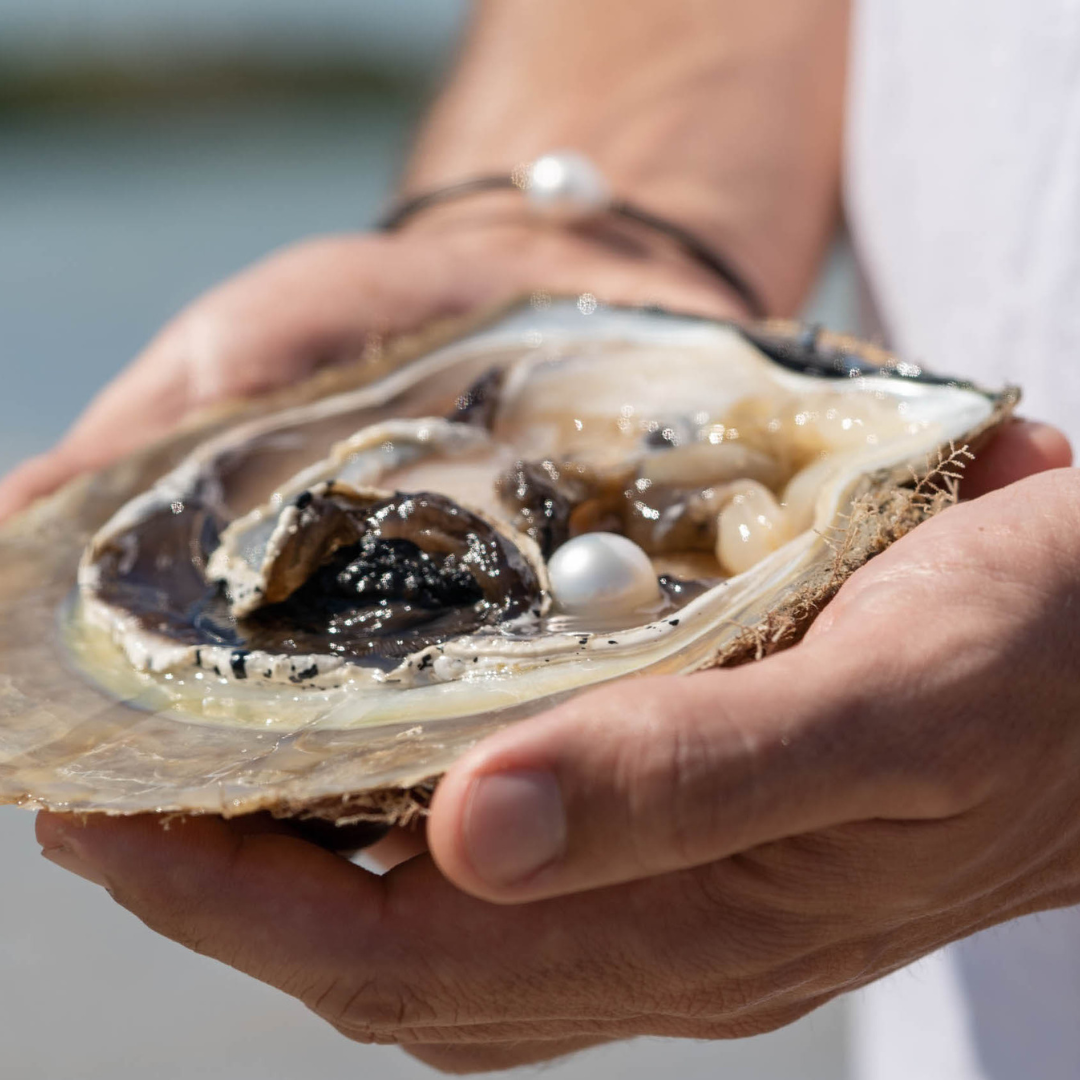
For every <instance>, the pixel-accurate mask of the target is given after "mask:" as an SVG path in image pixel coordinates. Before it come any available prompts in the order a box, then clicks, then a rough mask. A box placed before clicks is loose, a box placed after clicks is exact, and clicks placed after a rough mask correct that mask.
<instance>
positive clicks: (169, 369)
mask: <svg viewBox="0 0 1080 1080" xmlns="http://www.w3.org/2000/svg"><path fill="white" fill-rule="evenodd" d="M536 289H544V290H548V291H551V292H560V293H570V294H573V293H579V292H591V293H595V294H596V295H597V296H598V297H599V298H600V299H607V300H615V301H622V302H628V303H652V302H657V303H662V304H664V305H665V306H667V307H670V308H673V309H675V310H683V311H696V312H700V313H702V314H712V315H720V316H724V315H728V316H730V315H735V314H738V313H739V311H738V307H737V305H736V303H735V302H734V300H732V299H730V298H729V296H728V294H727V293H726V291H725V289H724V287H723V286H722V285H720V284H719V283H718V282H716V281H715V279H713V278H712V277H711V276H709V275H708V274H707V273H706V272H705V271H703V270H701V269H700V268H698V267H696V266H695V265H694V264H693V263H691V262H689V261H688V260H687V259H686V258H685V257H684V256H681V255H679V254H678V253H676V252H667V251H665V250H664V249H663V248H662V247H661V248H659V249H657V250H649V251H643V250H639V249H636V248H633V247H629V246H622V247H618V248H616V247H615V246H612V245H610V244H608V243H605V242H602V241H600V240H597V239H595V238H586V237H583V236H576V235H574V234H572V233H570V232H568V231H565V230H561V229H557V228H551V229H546V228H544V227H542V226H537V225H533V224H530V223H522V222H518V221H516V220H515V219H513V218H510V219H507V218H505V217H501V216H494V215H493V214H492V212H491V208H490V207H487V206H486V205H478V206H477V207H476V208H475V210H471V209H466V210H465V211H464V212H462V211H461V210H456V211H455V212H454V214H453V216H451V217H449V218H447V217H446V216H444V215H443V214H435V215H433V216H432V217H431V218H430V219H425V220H421V221H420V222H418V223H417V225H416V226H414V227H412V228H410V229H409V230H408V231H405V232H402V233H399V234H394V235H383V236H376V235H365V234H354V235H348V236H339V237H329V238H324V239H317V240H311V241H307V242H305V243H302V244H298V245H296V246H294V247H291V248H288V249H286V250H285V251H282V252H280V253H278V254H275V255H273V256H271V257H270V258H268V259H266V260H265V261H264V262H261V263H259V264H258V265H256V266H254V267H253V268H251V269H249V270H247V271H245V272H244V273H242V274H240V275H238V276H237V277H235V278H233V279H231V280H229V281H227V282H225V283H224V284H223V285H221V286H219V287H218V288H216V289H214V290H213V291H212V292H210V293H208V294H207V295H206V296H204V297H203V298H202V299H200V300H198V301H196V302H195V303H194V304H193V305H192V306H191V307H189V308H188V309H187V310H186V311H184V312H183V313H181V314H180V315H179V316H178V317H177V318H176V319H174V320H173V321H172V322H171V323H170V324H169V325H168V326H166V327H165V329H164V330H163V331H162V332H161V334H159V335H158V337H157V338H155V340H154V341H153V342H151V344H150V345H149V346H148V347H147V348H146V350H145V351H144V352H143V353H142V355H141V356H139V357H138V358H137V359H136V360H135V362H134V363H133V364H132V365H131V366H130V367H129V368H128V369H127V370H126V371H124V372H123V373H122V374H121V375H120V376H119V377H118V378H117V379H116V380H114V381H113V382H112V383H111V384H110V385H108V386H107V387H106V388H105V389H104V390H103V391H102V392H101V393H100V394H99V395H98V396H97V398H95V400H94V401H93V402H92V403H91V405H90V406H89V408H88V409H87V410H86V412H85V413H84V414H83V415H82V417H81V418H80V419H79V420H78V422H77V423H76V424H75V426H74V427H73V428H72V429H71V431H70V432H69V433H68V434H67V435H66V436H65V438H64V439H63V440H61V442H60V443H59V444H58V445H57V446H56V447H54V448H53V449H52V450H50V451H48V452H47V453H45V454H42V455H41V456H40V457H36V458H33V459H31V460H30V461H27V462H25V463H24V464H23V465H22V466H21V467H19V468H18V469H16V470H15V471H14V472H13V473H12V474H11V475H9V476H8V477H6V478H5V479H4V480H2V481H0V520H3V519H4V518H5V517H7V516H9V515H10V514H12V513H14V512H15V511H17V510H19V509H21V508H22V507H24V506H26V505H27V504H28V503H30V502H32V501H33V500H34V499H35V498H37V497H39V496H41V495H45V494H48V493H49V492H51V491H53V490H54V489H55V488H57V487H59V486H60V485H61V484H63V483H64V482H66V481H67V480H69V479H71V478H72V477H73V476H76V475H77V474H79V473H82V472H86V471H88V470H92V469H96V468H100V467H102V466H104V465H107V464H109V463H110V462H112V461H115V460H116V459H118V458H119V457H122V456H123V455H124V454H126V453H129V452H131V451H133V450H136V449H138V448H140V447H141V446H144V445H146V444H148V443H150V442H153V441H154V440H155V439H158V438H160V437H161V436H162V435H164V434H166V433H167V432H168V431H169V430H170V429H171V428H173V427H174V426H175V425H177V424H178V423H179V422H180V421H182V420H183V419H184V418H186V417H187V416H189V415H191V414H192V413H194V412H197V411H198V410H200V409H203V408H206V407H207V406H210V405H213V404H216V403H218V402H221V401H227V400H230V399H237V398H245V397H251V396H255V395H258V394H260V393H265V392H268V391H271V390H276V389H278V388H280V387H283V386H288V385H289V384H291V383H295V382H297V381H298V380H301V379H303V378H304V377H305V376H307V375H310V374H311V373H312V372H314V371H315V370H317V369H319V368H321V367H325V366H328V365H332V364H337V363H343V362H347V361H349V360H354V359H357V358H358V357H359V356H360V355H361V354H362V352H363V350H364V348H365V346H366V345H368V344H369V343H370V342H371V341H372V340H373V339H377V338H379V337H382V336H392V335H394V334H398V333H401V332H405V331H409V330H413V329H416V328H419V327H421V326H423V325H424V324H426V323H428V322H430V321H432V320H435V319H439V318H443V317H448V316H455V315H462V314H465V313H468V312H474V311H477V310H482V309H483V308H484V307H485V306H489V305H494V304H497V303H499V302H502V301H507V300H510V299H512V298H514V297H515V296H519V295H523V294H525V293H528V292H530V291H532V290H536Z"/></svg>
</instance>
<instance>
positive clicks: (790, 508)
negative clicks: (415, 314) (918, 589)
mask: <svg viewBox="0 0 1080 1080" xmlns="http://www.w3.org/2000/svg"><path fill="white" fill-rule="evenodd" d="M406 361H408V362H406ZM338 378H339V385H338V386H336V387H328V386H325V385H318V386H313V387H309V388H300V389H298V390H297V391H296V393H295V398H296V400H297V403H296V404H292V405H290V406H285V405H284V404H283V403H282V402H281V401H276V402H272V403H266V404H263V405H261V406H255V407H248V409H247V410H246V415H245V416H244V417H242V418H239V419H237V420H235V421H233V422H231V423H228V422H223V421H222V420H220V419H216V420H212V421H208V422H207V423H206V424H205V425H204V426H203V427H202V428H200V429H195V430H188V431H186V432H184V433H183V434H182V435H180V436H177V437H176V438H174V439H172V440H170V441H169V442H168V443H167V444H165V445H163V446H162V447H159V448H156V449H155V450H153V451H150V452H147V453H146V454H144V455H142V456H141V457H139V458H136V459H132V460H131V461H129V462H126V463H124V464H122V465H121V466H118V467H116V468H114V469H112V470H109V471H107V472H106V473H103V474H101V475H100V476H98V477H96V478H94V479H92V480H89V481H82V482H79V483H77V484H75V485H73V486H72V487H71V488H70V489H68V490H67V491H65V492H63V493H61V494H60V495H58V496H57V497H55V498H54V499H52V500H49V501H47V502H45V503H43V504H41V505H39V506H38V507H36V508H34V509H33V510H32V511H31V512H30V513H28V514H26V515H23V517H21V518H20V519H18V520H17V521H16V522H14V523H12V524H11V525H10V526H9V527H8V528H6V529H5V530H4V531H3V532H2V533H0V566H2V567H3V569H0V611H2V616H0V625H4V626H6V627H8V629H6V630H4V631H0V799H5V800H8V801H23V802H26V803H28V804H32V805H45V806H52V807H62V808H78V809H84V810H86V809H89V810H104V811H108V812H115V813H129V812H136V811H140V810H151V809H153V810H177V811H191V812H199V811H203V812H208V811H215V812H222V813H242V812H246V811H250V810H255V809H261V808H269V809H271V810H274V811H275V812H279V813H302V814H311V815H315V816H323V817H327V818H332V819H335V820H350V819H356V818H362V817H365V816H374V817H380V818H386V819H394V818H400V817H401V816H402V815H407V814H408V813H409V812H411V811H412V810H413V809H415V807H416V806H417V805H418V804H420V803H422V802H423V799H424V795H425V792H427V791H429V790H430V786H431V783H432V782H433V780H434V779H435V778H437V776H438V775H439V774H440V773H441V772H442V771H444V770H445V768H446V767H447V765H448V764H449V763H450V762H451V761H452V760H453V759H454V758H455V757H456V756H457V755H458V754H460V753H461V752H462V751H463V750H464V749H466V748H467V747H468V746H470V745H472V744H473V743H474V742H475V741H476V740H477V739H478V738H480V737H482V736H483V735H484V734H485V733H487V732H489V731H492V730H494V729H495V728H497V727H499V726H501V725H503V724H505V723H508V722H510V721H512V720H515V719H518V718H520V717H523V716H527V715H529V714H531V713H534V712H536V711H539V710H540V709H542V708H544V707H547V706H549V705H550V704H552V703H554V702H556V701H558V700H560V699H562V698H564V697H565V696H567V695H568V694H572V693H574V692H577V691H579V690H581V689H583V688H585V687H588V686H592V685H596V684H600V683H603V682H606V681H609V680H611V679H616V678H623V677H628V676H636V675H641V674H649V673H662V672H663V673H673V672H690V671H694V670H696V669H700V668H702V667H706V666H710V665H713V664H718V663H730V662H740V661H742V660H744V659H748V658H752V657H753V656H754V655H759V654H760V653H761V652H762V651H768V649H770V648H772V647H774V646H776V645H780V644H785V643H788V642H790V641H794V640H796V639H797V637H798V636H799V634H800V633H801V632H802V630H803V629H805V626H806V625H807V624H808V623H809V621H810V620H811V619H812V618H813V616H814V614H816V611H817V610H818V609H819V608H820V606H821V605H822V604H823V603H825V602H826V601H827V600H828V598H829V597H830V596H831V595H832V594H833V593H834V592H835V590H836V588H838V587H839V584H840V583H841V582H842V580H843V579H844V577H845V576H846V575H847V574H849V573H851V572H852V571H853V570H854V569H855V568H856V567H857V566H858V565H859V564H860V563H861V562H862V561H865V560H866V559H867V558H869V557H871V556H872V555H873V554H875V553H876V552H877V551H878V550H880V549H881V548H882V547H883V546H884V545H885V544H886V543H888V542H889V541H890V540H891V539H894V538H895V537H896V536H898V535H900V534H901V533H902V532H903V531H904V530H905V529H907V528H910V527H912V526H913V525H915V524H917V523H918V521H919V520H921V518H923V517H925V516H926V515H927V514H928V513H930V512H932V511H933V510H934V509H936V508H937V507H938V506H940V505H942V504H943V503H944V502H946V501H947V499H948V496H949V494H950V485H951V480H950V479H949V478H948V477H947V476H945V478H944V479H940V478H939V480H938V482H936V483H935V482H934V481H933V480H932V479H925V478H926V477H927V474H928V473H930V472H932V471H933V470H934V468H935V467H936V466H938V465H939V464H940V462H941V460H942V454H943V453H944V454H945V455H946V456H947V455H948V453H949V452H950V448H958V447H960V446H962V445H967V444H970V443H971V442H972V440H977V439H978V438H980V437H982V436H983V434H984V433H986V432H988V431H989V430H990V429H991V428H992V427H993V426H994V425H995V424H996V423H997V422H999V421H1000V420H1001V419H1002V418H1003V417H1004V416H1006V415H1007V414H1008V412H1009V410H1010V409H1011V407H1012V405H1013V403H1014V400H1015V394H1014V392H1012V391H1008V390H1006V391H1003V392H1002V393H1000V394H990V393H986V392H983V391H981V390H978V389H977V388H975V387H972V386H970V385H967V384H963V383H959V382H957V381H954V380H948V379H942V378H937V377H933V376H929V375H927V374H926V373H923V372H921V371H920V370H919V369H918V368H916V367H914V366H913V365H904V364H900V363H897V362H895V361H893V360H892V359H891V358H890V357H888V356H886V355H885V354H883V353H881V352H880V351H878V350H875V349H873V348H871V347H868V346H863V345H859V344H858V343H855V342H852V341H850V340H848V339H843V338H836V337H833V336H831V335H827V334H823V333H820V332H816V331H804V330H802V329H799V328H796V327H793V326H790V325H786V324H762V325H760V326H756V327H751V328H744V327H740V326H738V325H736V324H730V323H720V322H714V321H710V320H706V319H701V318H694V317H688V316H677V315H672V314H669V313H664V312H659V311H653V310H639V309H620V308H605V307H599V308H596V307H595V305H593V304H580V305H579V304H578V303H576V302H575V301H574V300H557V301H554V302H553V301H550V300H547V299H543V300H540V301H533V302H530V303H523V304H521V305H518V306H516V307H514V308H513V309H510V310H508V311H505V312H503V313H502V314H500V315H499V316H497V317H496V318H494V319H492V320H490V321H488V322H486V323H484V324H483V325H481V326H479V327H474V328H473V329H472V330H471V331H470V332H467V333H461V334H458V335H457V336H454V337H452V338H449V339H447V340H444V341H442V342H441V343H431V342H425V343H422V344H419V345H418V344H416V343H414V344H413V345H412V346H411V347H403V348H402V349H401V350H399V351H398V352H396V353H393V354H391V355H389V356H387V357H386V358H384V359H383V360H381V361H371V362H368V363H367V364H366V366H364V365H358V366H357V367H356V368H355V369H352V370H350V371H349V372H347V373H344V374H342V375H340V376H338ZM342 382H345V383H346V385H341V383H342ZM350 382H351V385H348V384H347V383H350ZM943 472H944V474H947V473H949V472H950V470H949V469H948V468H945V469H944V470H943ZM612 534H614V535H612ZM76 571H77V588H75V589H72V585H74V584H75V579H76ZM58 607H59V609H60V612H61V614H60V616H59V618H58V619H57V618H56V617H55V612H56V611H57V609H58ZM16 612H18V613H19V615H17V616H14V613H16ZM13 616H14V617H13ZM16 623H18V624H19V625H20V626H21V628H22V632H21V633H20V632H17V631H15V630H14V625H15V624H16Z"/></svg>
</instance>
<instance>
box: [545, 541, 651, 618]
mask: <svg viewBox="0 0 1080 1080" xmlns="http://www.w3.org/2000/svg"><path fill="white" fill-rule="evenodd" d="M548 578H549V580H550V583H551V594H552V597H553V599H554V601H555V603H556V605H557V606H558V607H559V608H561V609H562V610H563V611H566V612H571V613H575V614H589V615H601V616H602V615H622V614H627V613H629V612H631V611H635V610H637V609H638V608H641V607H645V606H646V605H648V604H653V603H655V602H656V601H657V600H658V599H659V597H660V586H659V585H658V584H657V581H656V572H655V571H654V570H653V566H652V563H651V562H650V561H649V556H648V555H646V554H645V552H644V551H642V549H641V548H639V547H638V546H637V544H635V543H634V542H633V540H628V539H627V538H626V537H625V536H619V535H618V534H616V533H605V532H594V533H585V534H584V535H582V536H577V537H575V538H574V539H573V540H568V541H567V542H566V543H565V544H563V546H562V547H561V548H559V549H558V551H556V552H555V554H554V555H552V556H551V559H550V560H549V561H548Z"/></svg>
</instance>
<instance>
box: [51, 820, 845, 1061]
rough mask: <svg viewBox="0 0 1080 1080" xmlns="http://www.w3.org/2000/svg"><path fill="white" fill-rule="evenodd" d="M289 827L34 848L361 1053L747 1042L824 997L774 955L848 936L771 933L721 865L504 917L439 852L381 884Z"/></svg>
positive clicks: (156, 832)
mask: <svg viewBox="0 0 1080 1080" xmlns="http://www.w3.org/2000/svg"><path fill="white" fill-rule="evenodd" d="M279 828H280V823H274V822H272V821H271V822H266V821H258V820H254V819H252V820H247V821H244V822H242V823H230V822H225V821H222V820H221V819H219V818H213V817H206V818H192V819H186V820H183V821H174V822H173V823H172V824H171V826H170V827H169V828H168V829H163V828H162V822H161V820H160V819H158V818H156V817H153V816H145V817H140V818H129V819H110V818H106V817H104V816H103V815H92V816H88V817H87V819H86V820H85V821H83V820H81V819H78V818H72V817H68V816H63V815H51V814H43V815H40V816H39V819H38V838H39V841H40V842H41V843H42V845H43V847H44V848H45V849H46V850H45V853H46V854H47V855H48V856H49V857H50V858H52V859H53V861H55V862H58V863H60V865H63V866H65V868H66V869H70V870H73V871H75V872H80V873H82V874H83V876H86V877H88V878H90V879H91V880H95V881H96V882H97V883H98V884H103V885H105V886H106V887H107V888H108V889H109V891H110V892H111V894H112V895H113V896H114V897H115V899H116V900H117V901H119V902H120V903H121V904H122V905H123V906H124V907H126V908H128V909H129V910H130V911H132V912H133V913H134V914H135V915H137V916H138V917H139V918H140V919H142V920H143V921H144V922H145V923H146V924H147V925H148V926H150V927H151V928H153V929H155V930H157V931H158V932H160V933H162V934H164V935H166V936H168V937H170V938H172V939H173V940H175V941H178V942H180V943H182V944H184V945H187V946H189V947H190V948H193V949H195V950H196V951H198V952H200V953H203V954H205V955H207V956H212V957H215V958H217V959H218V960H221V961H223V962H225V963H228V964H230V965H232V966H233V967H236V968H238V969H239V970H241V971H244V972H246V973H247V974H249V975H252V976H254V977H256V978H259V979H262V980H263V981H265V982H268V983H270V984H271V985H274V986H277V987H278V988H280V989H282V990H284V991H285V992H286V993H289V994H291V995H293V996H294V997H296V998H298V999H299V1000H300V1001H302V1002H304V1004H306V1005H307V1006H308V1007H310V1008H311V1009H313V1010H314V1011H315V1012H316V1013H317V1014H318V1015H320V1016H321V1017H322V1018H323V1019H325V1020H327V1021H328V1022H330V1023H331V1024H333V1025H334V1026H335V1027H337V1028H338V1029H339V1030H340V1031H342V1032H343V1033H345V1034H347V1035H349V1036H350V1037H352V1038H356V1039H360V1040H363V1041H378V1042H401V1043H405V1044H418V1043H419V1044H423V1045H427V1046H434V1045H442V1044H447V1043H472V1044H476V1043H485V1044H487V1043H502V1044H504V1045H505V1044H507V1043H510V1042H513V1043H518V1044H521V1043H527V1042H534V1041H536V1040H564V1039H567V1040H568V1039H580V1040H595V1039H602V1038H614V1037H620V1036H629V1035H634V1034H642V1033H646V1034H647V1033H653V1034H667V1035H683V1036H688V1037H708V1036H715V1035H718V1034H724V1033H728V1034H731V1033H734V1031H735V1030H737V1031H740V1032H741V1033H743V1034H746V1033H749V1030H751V1029H752V1028H757V1029H759V1030H761V1029H764V1028H765V1027H768V1026H775V1024H776V1023H780V1022H784V1020H790V1019H793V1018H794V1016H795V1015H798V1014H799V1013H800V1012H804V1011H806V1009H807V1008H809V1007H811V1006H810V1005H809V1004H808V1001H809V1000H810V998H812V997H813V995H815V994H816V995H820V994H821V993H822V988H821V987H820V986H815V987H813V988H812V989H811V991H806V990H805V987H806V986H807V978H806V974H805V972H804V971H802V970H801V969H800V972H799V975H798V978H797V979H794V980H793V982H792V985H791V987H782V988H778V985H777V981H776V976H775V969H776V965H777V962H778V959H777V957H778V952H782V953H783V954H784V957H785V961H790V959H791V958H790V956H788V955H787V952H788V950H791V951H792V953H793V955H797V956H799V957H804V958H805V957H807V956H810V955H812V954H814V953H815V952H817V951H818V950H820V949H821V948H823V947H827V946H829V945H830V944H831V943H834V942H836V941H837V940H838V938H837V932H836V927H837V926H838V925H841V926H842V930H841V933H842V934H846V933H847V932H848V926H847V924H838V921H837V920H836V919H835V918H830V919H829V920H828V921H827V923H826V922H825V921H823V920H814V919H812V918H809V919H803V920H801V921H799V923H798V925H797V926H796V927H792V928H790V930H789V931H787V932H776V933H774V932H772V930H771V929H770V931H769V932H768V933H767V934H765V935H764V936H762V932H761V928H762V927H763V926H766V925H768V926H770V927H771V923H770V920H769V916H768V912H767V907H768V902H767V900H764V901H763V899H762V885H761V882H760V881H758V880H757V879H756V878H755V880H754V881H753V882H752V888H750V889H748V888H747V887H746V884H745V883H743V884H741V883H740V882H744V881H745V880H748V879H747V875H745V874H743V873H742V872H741V871H740V870H738V868H735V867H730V868H724V867H721V870H722V871H723V872H726V873H727V878H728V880H726V881H721V880H720V878H719V877H716V878H715V879H712V880H711V881H710V882H709V883H706V882H705V881H704V880H698V878H697V877H695V876H694V875H693V874H689V875H682V876H680V875H676V876H674V877H672V878H656V879H652V880H649V881H645V882H639V883H635V884H633V885H628V886H624V887H623V888H622V889H618V890H614V889H611V890H601V891H598V892H591V893H587V894H583V895H578V896H571V897H565V898H561V899H559V900H557V901H549V902H547V903H544V904H536V905H519V906H492V905H490V904H486V903H484V902H482V901H479V900H477V899H475V898H473V897H470V896H468V895H466V894H465V893H462V892H461V891H459V890H458V889H456V888H454V887H453V885H452V884H451V883H449V882H448V881H446V879H445V878H444V877H442V876H441V875H440V874H439V872H438V870H437V869H436V868H435V866H434V864H433V863H432V862H431V861H430V859H428V858H426V857H423V856H422V857H420V858H417V859H413V860H411V861H409V862H407V863H405V864H403V865H401V866H399V867H398V868H396V869H395V870H393V871H391V872H390V873H389V874H388V875H387V876H386V877H383V878H378V877H375V876H374V875H371V874H368V873H366V872H365V871H363V870H361V869H359V868H358V867H356V866H354V865H352V864H350V863H348V862H347V861H345V860H344V859H342V858H340V857H338V856H335V855H332V854H330V853H328V852H326V851H324V850H322V849H320V848H317V847H314V846H312V845H309V844H306V843H304V842H302V841H300V840H298V839H296V838H295V837H293V836H290V835H287V834H282V833H280V832H278V831H277V830H278V829H279ZM57 854H59V855H60V856H61V857H60V858H56V857H55V856H56V855H57ZM701 873H704V872H701ZM709 873H710V874H711V873H713V872H712V871H709ZM787 891H788V890H787V889H785V894H786V893H787ZM729 893H730V897H729V896H728V895H727V894H729ZM784 903H785V904H788V903H789V900H788V899H785V901H784ZM643 972H647V973H648V977H647V978H643V977H642V973H643ZM690 986H694V987H695V988H696V990H697V991H699V992H700V997H696V996H695V994H692V993H690V992H689V990H688V988H689V987H690ZM759 1007H760V1008H759ZM778 1018H780V1019H778Z"/></svg>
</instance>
